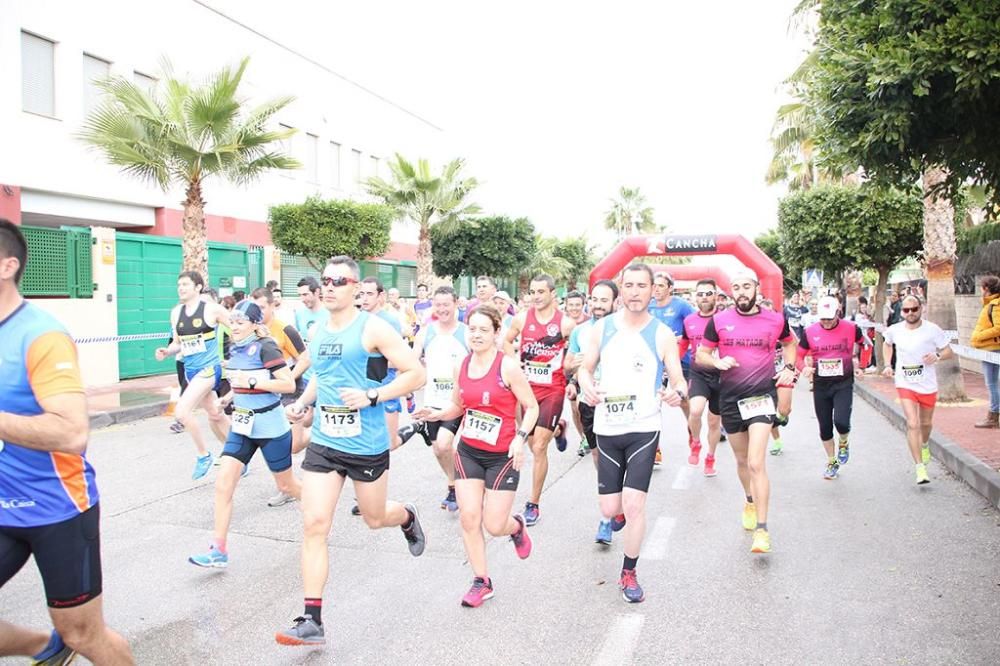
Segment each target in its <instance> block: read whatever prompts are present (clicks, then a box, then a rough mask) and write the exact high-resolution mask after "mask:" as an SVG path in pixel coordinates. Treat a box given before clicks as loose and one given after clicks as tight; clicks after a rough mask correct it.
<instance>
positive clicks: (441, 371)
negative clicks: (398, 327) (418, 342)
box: [424, 322, 469, 409]
mask: <svg viewBox="0 0 1000 666" xmlns="http://www.w3.org/2000/svg"><path fill="white" fill-rule="evenodd" d="M467 333H468V327H467V326H466V325H465V324H463V323H462V322H458V328H456V329H455V330H454V332H452V333H450V334H443V333H441V332H440V331H439V330H438V326H437V324H431V325H430V326H429V327H428V329H427V337H426V338H425V339H424V364H425V365H426V366H427V384H426V388H425V389H424V406H425V407H434V408H435V409H442V408H444V407H447V406H448V405H449V404H450V403H451V399H452V395H453V393H454V390H455V372H456V371H457V370H458V368H460V367H461V365H462V361H463V360H464V359H465V357H466V356H468V355H469V346H468V345H469V343H468V342H467V340H466V335H467Z"/></svg>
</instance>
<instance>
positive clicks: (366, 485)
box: [275, 256, 426, 645]
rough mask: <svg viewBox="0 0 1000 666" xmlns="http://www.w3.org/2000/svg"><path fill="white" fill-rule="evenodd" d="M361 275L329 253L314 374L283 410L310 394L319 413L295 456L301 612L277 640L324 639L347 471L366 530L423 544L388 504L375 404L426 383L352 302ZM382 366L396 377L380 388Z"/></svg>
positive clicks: (409, 516) (409, 357) (297, 410)
mask: <svg viewBox="0 0 1000 666" xmlns="http://www.w3.org/2000/svg"><path fill="white" fill-rule="evenodd" d="M358 280H359V269H358V264H357V263H356V262H355V261H354V260H353V259H351V258H350V257H345V256H337V257H333V258H331V259H330V260H329V261H328V262H327V266H326V268H324V269H323V304H324V306H325V307H326V308H327V309H328V310H329V312H330V317H329V319H328V320H327V322H326V323H325V324H324V325H323V326H320V327H318V330H317V331H316V336H315V338H313V341H312V342H311V343H310V347H309V352H310V357H311V358H312V359H313V367H314V369H315V374H314V375H313V378H312V379H311V380H310V381H309V385H308V386H307V387H306V390H305V392H304V393H303V395H302V397H301V398H299V399H298V400H297V401H295V402H294V403H292V404H291V405H289V406H288V408H287V409H286V412H287V414H288V415H289V417H290V418H291V419H301V418H302V413H303V406H304V405H307V404H311V403H313V402H314V401H315V403H316V409H317V412H316V413H317V418H316V419H315V423H314V424H313V433H312V442H311V443H310V444H309V448H308V450H307V451H306V457H305V460H304V461H303V463H302V469H303V470H304V472H303V475H302V518H303V523H304V537H303V541H302V578H303V584H304V588H305V612H304V613H303V614H302V615H301V616H299V617H297V618H295V620H294V621H293V624H292V627H291V628H289V629H286V630H285V631H282V632H279V633H278V634H276V635H275V640H277V642H278V643H281V644H282V645H321V644H323V643H325V642H326V639H325V637H324V631H323V618H322V609H323V600H322V597H323V589H324V587H325V586H326V579H327V575H328V570H329V552H328V550H327V539H328V537H329V534H330V527H331V525H332V522H333V513H334V510H335V509H336V506H337V500H338V499H340V492H341V490H342V489H343V487H344V479H345V477H347V476H350V477H351V480H352V481H353V482H354V492H355V494H356V495H357V498H358V504H359V505H360V507H361V515H362V518H363V519H364V521H365V524H367V525H368V527H369V528H371V529H379V528H383V527H400V528H401V529H402V531H403V535H404V536H405V537H406V541H407V544H408V546H409V550H410V554H412V555H413V556H419V555H421V554H422V553H423V552H424V545H425V543H426V540H425V537H424V532H423V529H421V527H420V521H419V519H418V517H417V509H416V507H415V506H414V505H413V504H406V505H403V504H400V503H399V502H391V501H386V490H387V488H388V481H389V473H388V470H389V434H388V433H387V432H386V428H385V413H384V409H383V408H382V406H381V404H382V403H383V402H384V401H385V400H391V399H392V398H398V397H399V396H401V395H405V394H406V393H409V392H410V391H413V390H415V389H416V388H418V387H419V386H420V385H421V384H423V381H424V371H423V368H421V367H420V361H419V360H418V359H417V356H416V354H414V353H413V350H411V349H410V348H409V347H408V346H407V345H406V343H404V342H403V339H402V338H401V337H400V336H399V335H398V334H397V333H396V331H395V330H393V328H392V327H391V326H389V324H387V323H386V322H384V321H382V320H381V319H379V318H378V317H373V316H371V315H370V314H368V313H367V312H362V311H358V310H356V309H355V308H354V293H355V291H356V290H357V288H358V286H357V285H358ZM376 354H381V355H382V357H384V358H382V359H381V360H380V359H378V358H376V357H375V356H376ZM389 364H392V365H394V366H396V368H397V372H398V374H397V375H396V379H395V380H393V381H392V382H391V383H390V384H389V385H387V386H384V385H383V384H382V380H383V379H384V378H385V375H386V373H387V372H388V365H389ZM331 472H332V473H331Z"/></svg>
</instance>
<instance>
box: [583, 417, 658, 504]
mask: <svg viewBox="0 0 1000 666" xmlns="http://www.w3.org/2000/svg"><path fill="white" fill-rule="evenodd" d="M659 441H660V433H659V431H657V432H630V433H626V434H624V435H601V434H598V435H597V452H598V456H597V493H598V494H599V495H613V494H615V493H620V492H621V491H622V488H632V489H633V490H639V491H642V492H644V493H645V492H648V491H649V482H650V479H651V478H652V476H653V461H654V459H655V458H656V445H657V444H658V443H659Z"/></svg>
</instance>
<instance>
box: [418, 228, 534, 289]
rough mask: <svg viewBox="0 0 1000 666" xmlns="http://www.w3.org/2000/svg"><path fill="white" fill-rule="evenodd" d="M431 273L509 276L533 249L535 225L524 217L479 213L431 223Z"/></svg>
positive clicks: (453, 275)
mask: <svg viewBox="0 0 1000 666" xmlns="http://www.w3.org/2000/svg"><path fill="white" fill-rule="evenodd" d="M431 243H432V244H433V247H434V248H435V249H434V261H433V268H434V273H435V274H437V275H441V276H451V277H458V276H459V275H472V276H478V275H491V276H494V277H512V276H514V275H517V274H518V271H519V270H520V269H521V267H522V266H524V265H525V264H527V263H529V262H530V260H531V257H532V255H534V253H535V227H534V225H532V224H531V222H530V221H528V220H527V219H526V218H523V217H521V218H517V219H515V220H512V219H511V218H509V217H503V216H497V217H481V218H478V219H475V220H468V221H465V222H462V223H461V224H458V225H450V226H449V225H441V224H437V225H434V226H432V227H431Z"/></svg>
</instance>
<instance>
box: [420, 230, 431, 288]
mask: <svg viewBox="0 0 1000 666" xmlns="http://www.w3.org/2000/svg"><path fill="white" fill-rule="evenodd" d="M419 223H420V239H419V240H418V241H417V283H418V284H426V285H427V286H428V287H431V288H433V287H432V285H433V284H434V277H435V276H434V268H433V263H432V255H431V251H432V248H431V223H430V219H423V220H420V221H419Z"/></svg>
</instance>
